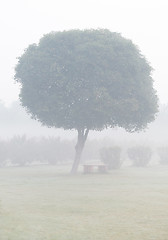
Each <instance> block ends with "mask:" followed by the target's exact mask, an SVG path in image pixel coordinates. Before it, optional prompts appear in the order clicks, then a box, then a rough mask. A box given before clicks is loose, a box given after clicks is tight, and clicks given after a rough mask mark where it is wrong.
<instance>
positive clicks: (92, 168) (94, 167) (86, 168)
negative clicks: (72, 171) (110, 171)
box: [83, 164, 107, 174]
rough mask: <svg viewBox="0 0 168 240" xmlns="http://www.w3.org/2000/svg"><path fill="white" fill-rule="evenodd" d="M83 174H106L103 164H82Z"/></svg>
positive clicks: (105, 167)
mask: <svg viewBox="0 0 168 240" xmlns="http://www.w3.org/2000/svg"><path fill="white" fill-rule="evenodd" d="M83 172H84V174H89V173H94V172H98V173H107V166H106V165H104V164H84V165H83Z"/></svg>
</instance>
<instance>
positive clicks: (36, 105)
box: [15, 29, 157, 131]
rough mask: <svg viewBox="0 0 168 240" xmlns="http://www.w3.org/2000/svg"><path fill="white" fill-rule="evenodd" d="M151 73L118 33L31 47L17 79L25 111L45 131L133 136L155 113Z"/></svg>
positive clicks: (63, 37) (55, 39) (49, 40)
mask: <svg viewBox="0 0 168 240" xmlns="http://www.w3.org/2000/svg"><path fill="white" fill-rule="evenodd" d="M151 70H152V69H151V67H150V65H149V63H148V62H147V60H146V59H145V57H144V56H143V55H141V53H140V51H139V49H138V48H137V47H136V46H135V45H134V44H133V43H132V41H130V40H127V39H125V38H123V37H122V36H121V35H120V34H118V33H113V32H110V31H109V30H106V29H100V30H84V31H81V30H70V31H63V32H52V33H49V34H47V35H44V36H43V37H42V38H41V39H40V42H39V43H38V44H32V45H30V46H29V47H28V48H27V49H26V50H25V52H24V54H23V55H22V56H21V57H20V58H19V63H18V65H17V67H16V75H15V79H16V81H18V82H20V83H21V93H20V99H21V102H22V104H23V106H25V107H26V108H27V110H28V112H30V113H31V115H32V117H33V118H35V119H38V120H40V121H41V122H42V123H43V124H44V125H47V126H50V127H57V128H60V127H61V128H64V129H78V128H89V129H91V130H95V129H96V130H101V129H103V128H105V127H114V126H120V127H124V128H125V129H126V130H128V131H135V130H140V129H142V128H144V127H146V125H147V123H148V122H151V121H152V120H153V119H154V115H155V113H156V111H157V104H156V102H157V97H156V94H155V90H154V89H153V80H152V78H151Z"/></svg>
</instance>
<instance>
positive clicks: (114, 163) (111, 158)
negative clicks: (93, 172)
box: [100, 146, 122, 170]
mask: <svg viewBox="0 0 168 240" xmlns="http://www.w3.org/2000/svg"><path fill="white" fill-rule="evenodd" d="M100 158H101V160H102V162H103V163H104V164H106V165H107V167H108V169H109V170H112V169H118V168H120V167H121V165H122V160H121V148H120V147H118V146H114V147H108V148H101V149H100Z"/></svg>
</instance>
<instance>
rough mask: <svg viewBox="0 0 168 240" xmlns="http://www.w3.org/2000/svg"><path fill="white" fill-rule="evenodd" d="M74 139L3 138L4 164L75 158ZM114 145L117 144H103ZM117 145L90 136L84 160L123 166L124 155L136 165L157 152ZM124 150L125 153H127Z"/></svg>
mask: <svg viewBox="0 0 168 240" xmlns="http://www.w3.org/2000/svg"><path fill="white" fill-rule="evenodd" d="M75 143H76V142H75V141H73V140H61V139H60V138H56V137H48V138H46V137H41V138H37V137H34V138H27V137H26V136H15V137H13V138H12V139H9V140H6V141H4V140H0V167H3V166H8V165H17V166H18V165H19V166H25V165H31V164H53V165H54V164H67V163H69V162H72V161H73V158H74V146H75ZM104 145H106V146H113V147H103V146H104ZM125 147H126V146H122V147H121V146H120V147H119V146H114V143H112V142H111V143H110V142H106V141H104V140H103V141H102V142H101V141H98V140H88V141H87V144H86V146H85V150H84V152H83V159H82V160H83V161H85V160H87V161H91V160H96V161H97V160H98V159H99V160H101V161H102V162H103V163H105V164H106V165H107V166H108V168H109V169H117V168H120V167H121V165H122V164H123V159H124V160H125V159H127V158H128V159H129V160H130V161H131V162H132V165H133V166H136V167H145V166H147V165H148V164H149V163H150V161H151V159H152V156H153V150H152V149H151V148H150V147H146V146H135V147H129V146H128V147H127V151H126V154H125V151H124V149H125ZM123 152H124V156H123ZM157 152H158V156H159V159H160V164H168V147H162V148H159V149H158V151H157Z"/></svg>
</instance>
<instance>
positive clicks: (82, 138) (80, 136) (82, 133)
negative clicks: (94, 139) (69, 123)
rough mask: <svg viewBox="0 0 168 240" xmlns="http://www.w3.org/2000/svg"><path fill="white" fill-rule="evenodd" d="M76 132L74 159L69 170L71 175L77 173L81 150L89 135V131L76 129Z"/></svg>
mask: <svg viewBox="0 0 168 240" xmlns="http://www.w3.org/2000/svg"><path fill="white" fill-rule="evenodd" d="M77 131H78V141H77V144H76V146H75V150H76V153H75V159H74V162H73V165H72V169H71V174H76V173H77V170H78V167H79V163H80V159H81V155H82V152H83V148H84V146H85V142H86V139H87V136H88V133H89V129H78V130H77Z"/></svg>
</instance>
